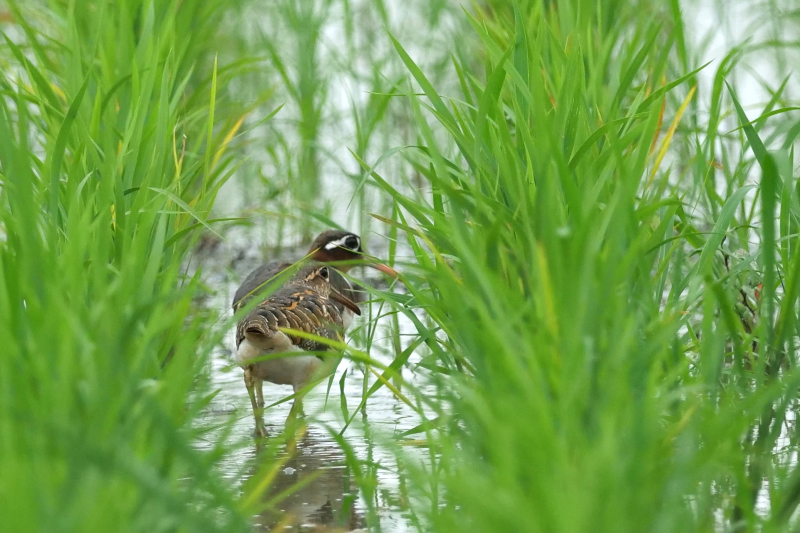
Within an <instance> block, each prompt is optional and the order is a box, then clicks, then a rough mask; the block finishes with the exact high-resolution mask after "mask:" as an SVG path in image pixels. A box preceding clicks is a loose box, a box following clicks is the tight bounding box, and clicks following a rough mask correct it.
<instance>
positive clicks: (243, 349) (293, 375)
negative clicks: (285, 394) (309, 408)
mask: <svg viewBox="0 0 800 533" xmlns="http://www.w3.org/2000/svg"><path fill="white" fill-rule="evenodd" d="M299 351H301V350H300V349H299V348H297V347H296V346H294V345H292V343H291V341H290V340H289V338H288V337H287V336H286V335H284V334H283V333H279V334H277V335H276V336H275V337H273V338H272V339H270V346H269V347H262V346H258V345H256V344H255V343H253V342H251V341H249V340H248V339H244V340H243V341H242V343H241V344H240V345H239V348H238V349H237V350H236V364H237V365H239V366H240V367H241V368H247V367H250V368H251V369H252V370H251V371H252V373H253V377H255V378H256V379H261V380H264V381H269V382H270V383H276V384H278V385H291V386H292V387H294V389H295V390H297V389H298V388H300V387H302V386H303V385H304V384H305V383H306V382H307V381H308V379H309V378H310V377H311V376H312V375H313V373H314V371H315V370H316V369H317V368H318V367H319V365H320V364H322V360H321V359H320V358H319V357H316V356H314V355H294V353H292V352H299ZM280 354H285V357H277V356H279V355H280ZM260 358H263V359H264V360H261V361H253V360H254V359H260Z"/></svg>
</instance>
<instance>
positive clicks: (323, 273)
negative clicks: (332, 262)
mask: <svg viewBox="0 0 800 533" xmlns="http://www.w3.org/2000/svg"><path fill="white" fill-rule="evenodd" d="M319 275H320V276H321V277H322V279H328V267H322V268H320V269H319Z"/></svg>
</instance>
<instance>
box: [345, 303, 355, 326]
mask: <svg viewBox="0 0 800 533" xmlns="http://www.w3.org/2000/svg"><path fill="white" fill-rule="evenodd" d="M354 316H355V313H353V312H352V311H351V310H349V309H348V308H346V307H345V308H344V311H342V330H344V331H347V329H348V328H349V327H350V324H352V323H353V317H354Z"/></svg>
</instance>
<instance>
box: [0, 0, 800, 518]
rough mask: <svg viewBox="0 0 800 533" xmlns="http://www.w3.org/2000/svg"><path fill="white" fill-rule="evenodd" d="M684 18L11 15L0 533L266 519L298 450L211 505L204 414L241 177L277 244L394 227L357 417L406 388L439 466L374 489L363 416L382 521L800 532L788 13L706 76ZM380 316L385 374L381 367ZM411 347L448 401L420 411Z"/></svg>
mask: <svg viewBox="0 0 800 533" xmlns="http://www.w3.org/2000/svg"><path fill="white" fill-rule="evenodd" d="M423 4H424V5H423ZM687 6H688V4H686V3H683V2H679V1H678V0H671V1H670V2H667V3H663V2H649V1H646V0H637V1H630V2H590V1H588V0H578V1H556V2H554V1H544V0H525V1H520V2H514V3H509V2H500V1H495V0H489V1H486V2H483V3H481V4H480V5H478V6H476V7H475V8H474V9H473V10H472V11H471V12H470V13H465V12H462V11H460V10H459V9H457V7H458V6H454V5H451V4H448V3H446V2H432V3H419V4H417V3H409V4H408V6H405V5H404V7H406V8H407V9H403V10H400V11H399V13H398V11H397V10H396V6H393V5H390V4H389V3H385V2H382V1H380V0H372V1H365V2H360V3H358V2H336V1H334V0H320V1H315V2H306V3H302V2H301V3H296V2H295V3H292V2H286V1H281V2H278V3H277V4H276V3H272V2H258V1H251V2H246V3H245V2H236V1H234V0H229V1H225V2H201V1H199V0H181V1H177V0H176V1H172V0H169V1H165V2H153V1H150V0H126V1H124V2H113V3H108V2H68V3H65V2H60V1H55V0H41V1H39V2H24V3H23V2H11V3H9V4H8V7H7V8H0V10H2V11H0V14H2V16H0V20H1V21H2V24H3V26H2V29H3V31H4V32H5V38H4V44H3V46H2V47H1V48H0V62H1V63H2V67H3V69H2V73H0V183H1V184H2V185H0V187H2V189H0V235H2V244H0V274H1V276H0V343H2V345H3V347H4V350H3V355H2V357H0V472H2V476H0V517H3V518H2V521H1V522H0V523H2V525H3V529H4V530H19V531H23V530H36V529H39V530H52V529H64V530H91V531H94V530H101V529H119V528H120V527H121V526H122V527H123V528H125V529H136V530H141V529H148V530H175V529H185V530H190V531H194V530H209V529H221V530H225V531H235V530H244V529H247V528H248V520H247V518H246V515H248V514H253V513H254V512H255V511H260V510H261V509H260V507H261V506H260V505H259V503H258V502H259V500H260V499H261V498H262V493H263V492H265V489H266V487H267V486H268V485H269V484H270V481H271V480H272V479H274V478H275V476H276V475H277V473H278V471H279V470H280V469H282V468H283V464H284V463H283V462H281V461H278V460H274V456H273V454H274V453H277V452H278V451H279V448H280V446H281V444H280V443H281V442H282V441H281V439H280V438H278V439H275V440H274V441H273V446H272V449H271V450H270V453H267V454H263V455H260V456H259V462H258V463H257V464H254V465H248V466H251V467H252V468H250V470H251V471H253V472H256V474H255V475H254V476H252V477H251V478H250V480H249V482H247V483H244V484H242V486H241V487H239V486H238V484H237V483H229V482H227V481H223V476H221V475H220V468H221V461H222V460H223V459H224V458H225V457H226V455H227V454H228V453H229V452H230V451H231V450H230V448H229V446H228V445H226V444H223V443H222V442H223V440H224V438H225V437H226V434H225V431H223V432H222V433H223V434H222V436H221V437H219V442H218V441H217V440H215V439H217V437H213V436H210V435H214V433H211V432H209V431H207V429H208V428H206V427H205V425H206V424H204V423H203V422H202V421H201V420H199V414H200V413H201V411H202V410H203V408H204V407H205V406H207V405H208V403H209V402H210V401H211V399H212V397H213V395H214V394H215V392H218V391H211V390H210V385H209V379H208V378H209V376H208V365H206V362H207V360H208V354H209V353H210V351H211V349H212V347H214V346H215V345H217V344H218V343H219V342H221V330H220V328H219V323H218V322H219V321H218V318H219V314H220V312H221V311H220V310H214V309H212V310H203V308H202V307H200V306H198V305H196V300H195V298H196V297H198V296H200V295H202V294H203V293H204V292H205V287H203V286H202V283H201V280H200V276H199V274H197V275H188V274H187V273H186V272H187V270H186V262H187V260H188V259H189V258H190V257H191V253H192V250H193V247H194V244H195V242H196V237H197V235H198V233H199V232H200V231H205V232H212V231H217V232H222V231H223V228H222V227H221V226H218V225H216V222H214V220H213V219H209V216H210V215H209V213H210V212H211V209H212V206H213V204H214V201H215V199H216V197H217V193H218V192H219V190H220V188H221V187H222V186H223V185H225V184H226V183H227V182H228V180H229V178H230V177H231V176H232V175H233V174H235V173H237V172H238V175H237V178H240V179H241V181H240V182H239V183H243V184H244V187H243V188H242V190H243V191H244V195H243V196H246V197H247V200H248V202H247V203H248V206H249V207H250V208H254V209H255V211H256V213H257V214H258V217H255V218H254V220H255V221H256V222H257V223H258V225H259V226H261V227H262V229H263V231H262V233H261V234H262V235H263V236H265V238H264V240H265V241H268V242H270V243H272V244H281V243H282V242H283V241H284V240H285V238H286V237H294V236H295V235H296V236H299V237H300V238H303V237H307V236H308V235H311V234H313V232H314V231H315V229H316V228H317V227H319V226H320V225H325V226H327V225H336V224H337V223H338V224H342V225H344V224H352V227H353V228H356V227H358V230H359V231H360V233H362V234H363V235H365V236H366V235H368V234H369V232H370V231H371V230H373V229H375V228H377V227H380V228H381V231H383V232H385V233H386V234H387V235H388V236H389V238H390V244H389V249H388V254H387V255H388V256H389V257H390V258H394V257H395V256H397V257H398V260H399V261H400V262H401V263H403V264H402V265H401V266H402V272H403V276H404V281H405V284H406V286H407V287H408V292H409V294H396V293H392V292H387V291H380V290H372V289H371V290H372V292H373V294H374V296H375V300H376V304H379V305H374V306H373V308H372V311H373V313H372V314H371V315H368V320H367V321H365V322H362V325H361V327H360V328H359V329H358V330H357V331H356V332H355V334H354V335H353V336H352V339H354V340H352V341H351V342H352V343H353V344H354V345H355V348H356V349H354V350H352V352H351V353H352V358H353V359H354V360H356V361H357V362H358V363H359V364H362V366H363V368H364V373H365V376H370V375H371V374H370V373H369V369H370V365H371V368H372V370H373V371H375V372H376V373H377V374H378V375H380V377H379V378H377V379H376V378H369V379H370V380H367V379H365V381H364V383H363V393H362V398H360V399H347V398H343V399H341V400H340V402H339V403H340V405H341V406H342V408H341V409H342V411H343V414H344V415H345V419H346V420H347V423H348V424H349V422H352V421H353V420H354V419H355V417H356V416H357V415H358V413H359V412H360V410H365V411H367V412H368V411H369V401H368V400H369V397H370V396H371V395H372V394H374V393H375V392H376V391H377V390H378V389H379V388H381V387H390V386H391V387H392V390H393V392H394V393H395V394H396V395H397V396H398V397H399V398H402V400H403V401H407V402H408V403H409V404H411V406H412V408H413V409H414V410H415V411H416V412H417V413H418V414H419V416H420V418H421V420H420V422H421V424H420V425H419V426H418V427H416V428H414V429H412V430H410V431H407V432H405V433H403V434H402V435H400V439H399V440H400V443H401V444H405V445H408V444H413V445H415V446H416V448H417V449H420V448H421V449H422V450H423V452H424V453H425V461H422V462H420V461H419V460H418V459H419V455H418V454H414V453H410V452H409V451H408V447H407V446H400V445H394V444H386V443H382V445H383V446H384V447H385V448H387V449H390V450H392V451H394V452H396V456H397V463H396V465H385V464H379V463H378V461H376V460H375V459H374V456H373V453H372V450H373V448H372V446H373V443H374V442H380V435H379V431H377V430H376V431H373V429H375V428H374V427H373V426H371V425H370V422H369V418H367V419H365V420H364V421H363V423H362V424H361V427H362V428H363V429H364V432H365V433H366V435H365V437H366V438H367V439H368V441H369V452H368V453H367V457H360V456H359V454H358V453H356V451H354V450H355V448H356V446H354V439H357V438H360V437H358V436H357V435H358V434H357V433H354V432H352V431H345V430H342V431H343V432H342V433H341V434H339V433H338V431H337V432H336V434H335V437H333V441H335V442H336V443H337V444H338V445H339V446H340V447H341V448H342V453H343V455H344V456H345V457H346V463H347V470H348V472H350V473H351V475H352V478H353V480H354V481H355V482H356V483H358V484H359V485H360V487H361V493H362V501H361V503H360V504H359V505H361V506H363V507H364V508H366V520H367V522H368V524H369V525H370V526H371V527H373V528H376V529H378V528H380V517H381V513H382V509H380V508H379V506H378V505H377V504H376V502H377V501H378V495H380V494H385V493H392V491H391V490H389V489H385V488H384V487H381V486H380V485H379V476H378V472H379V471H380V470H381V469H383V468H394V467H396V470H397V471H398V472H399V474H398V475H399V479H400V488H399V489H398V491H397V494H394V493H392V494H391V496H389V497H388V499H389V500H391V501H392V502H393V503H394V505H396V506H398V507H399V508H400V509H401V510H402V511H403V512H404V513H407V515H408V516H409V523H410V524H411V525H412V527H415V528H416V529H419V530H422V531H429V530H435V531H606V530H607V531H687V530H702V531H709V530H724V531H740V530H765V531H792V530H796V529H797V528H798V526H800V524H799V523H798V522H800V517H799V516H798V512H797V506H798V504H800V496H798V495H800V489H799V488H798V487H800V485H799V484H798V480H800V473H799V472H798V465H797V459H796V457H797V442H798V436H797V429H796V425H795V419H796V409H797V402H796V400H795V396H796V391H797V390H798V387H800V374H798V371H797V367H796V362H797V359H796V355H795V345H796V337H797V328H798V327H799V323H798V320H797V318H798V315H797V313H798V306H797V301H798V285H799V284H800V280H799V279H798V276H799V275H800V274H798V272H800V265H798V264H796V263H797V262H798V258H797V254H796V253H795V247H796V246H797V238H798V232H797V227H798V213H800V204H798V197H797V188H796V186H795V183H794V174H795V173H796V163H795V162H794V147H795V146H796V143H797V135H798V133H800V127H798V124H800V122H798V111H797V108H798V106H797V101H796V100H797V97H798V91H797V88H798V86H797V83H796V81H795V80H794V77H793V76H794V73H791V74H792V75H791V76H789V77H786V76H787V75H789V74H790V73H789V72H784V70H786V69H787V68H789V65H791V59H790V58H793V57H796V56H797V51H798V47H797V43H795V42H793V41H791V40H790V39H783V34H781V33H780V32H779V31H778V30H780V31H783V32H790V31H791V29H792V28H796V26H797V23H798V21H799V19H798V13H797V11H791V10H788V11H780V10H779V8H780V5H779V3H778V2H765V3H759V4H758V6H757V7H754V8H752V10H753V13H754V20H755V19H757V20H758V21H759V24H760V25H761V26H762V27H764V26H769V27H772V26H770V25H772V24H775V26H774V28H776V33H775V35H772V36H770V35H766V36H763V38H762V36H759V37H758V38H757V39H755V40H753V41H751V42H748V43H742V44H739V45H736V46H733V47H731V48H730V49H729V50H726V51H725V54H726V55H724V56H723V57H720V58H718V59H717V61H715V62H712V63H710V64H706V61H707V58H706V57H705V54H704V48H703V46H702V44H697V43H699V42H701V41H702V39H700V38H697V36H696V35H693V32H694V31H695V30H694V28H695V26H694V25H691V24H689V23H688V20H689V19H688V15H686V14H685V10H686V9H687ZM412 7H413V10H412V9H411V8H412ZM254 13H255V14H258V15H259V16H258V17H255V16H253V14H254ZM776 13H778V14H780V15H782V16H781V17H780V20H777V19H776ZM406 14H409V15H414V18H410V17H409V18H410V19H411V20H412V23H411V24H413V25H416V29H419V28H423V30H422V31H421V32H420V33H423V34H424V35H422V36H420V35H416V36H415V35H414V33H413V31H409V27H408V25H404V23H403V16H401V15H406ZM262 16H263V18H260V17H262ZM331 24H333V25H334V26H335V27H336V31H334V32H333V33H331V32H330V31H329V30H330V28H331ZM411 29H412V30H414V29H415V28H413V27H412V28H411ZM450 32H453V33H450ZM454 34H455V35H454ZM764 57H766V58H768V59H772V58H775V65H776V70H775V71H774V72H778V73H779V74H780V75H779V76H778V77H775V76H773V73H774V72H773V71H767V70H764V71H763V72H762V71H761V70H759V67H760V65H761V63H759V61H761V62H764V59H763V58H764ZM754 73H755V76H753V74H754ZM753 80H756V86H757V87H758V89H759V93H758V94H760V95H762V97H763V101H758V103H757V104H755V105H754V104H752V99H750V98H748V99H747V101H745V97H744V93H745V89H746V88H747V87H748V86H752V84H753V83H752V82H753ZM348 83H351V84H352V85H348ZM748 84H749V85H748ZM343 86H344V87H343ZM348 91H351V92H350V93H348ZM343 95H344V98H342V96H343ZM343 99H344V100H347V101H348V104H345V105H343V104H342V103H341V101H342V100H343ZM740 100H741V101H740ZM748 102H750V103H749V104H748ZM273 113H276V115H275V120H269V121H268V122H267V119H271V117H272V116H273ZM265 123H266V125H265ZM242 141H247V143H248V147H247V150H244V149H243V144H244V143H243V142H242ZM246 157H249V160H248V159H246ZM345 197H347V198H345ZM343 198H344V200H347V202H345V204H343V203H342V202H343ZM343 205H347V206H349V211H348V210H342V209H343V207H342V206H343ZM301 210H304V213H305V214H310V216H308V217H305V216H304V217H300V216H299V215H298V213H299V212H300V211H301ZM369 213H374V214H375V215H376V216H377V219H375V220H371V219H370V218H369V217H368V216H367V215H368V214H369ZM287 229H289V230H291V231H286V230H287ZM248 244H250V243H248ZM404 249H405V250H410V251H411V254H412V257H410V258H409V257H406V258H403V257H402V255H401V254H403V253H404V252H403V250H404ZM386 314H388V315H390V317H389V318H390V320H391V327H390V329H389V331H391V332H393V333H394V334H395V335H398V337H397V338H395V339H392V341H391V343H389V345H390V346H389V348H388V349H389V350H390V351H391V352H392V355H393V361H392V362H390V363H389V364H383V363H378V362H377V361H374V360H372V359H370V358H369V356H368V354H367V353H365V351H364V349H365V350H366V351H369V350H372V351H373V352H374V351H376V350H377V348H376V347H377V345H378V344H379V342H378V340H377V336H378V334H377V332H378V318H379V317H381V316H382V315H386ZM403 317H405V318H406V319H407V320H408V321H409V322H410V323H411V324H413V325H414V326H415V327H416V330H417V331H416V335H415V337H414V338H412V339H408V338H407V337H406V338H402V339H401V338H399V331H400V326H399V322H400V319H401V318H403ZM415 352H421V353H422V356H423V357H422V359H421V361H418V364H415V365H414V366H415V370H416V374H417V376H418V377H417V381H416V384H420V383H422V384H426V385H427V384H432V385H433V386H434V387H436V392H437V394H431V393H430V389H428V390H427V391H426V393H423V392H421V390H420V389H418V388H417V387H416V386H415V384H414V383H411V384H409V383H403V380H402V376H403V375H404V374H403V372H402V369H403V367H405V366H407V364H408V361H409V360H416V359H412V357H413V356H414V353H415ZM420 376H421V377H420ZM390 378H393V379H390ZM343 379H346V378H343ZM342 383H343V382H342ZM401 383H402V387H401V389H400V390H398V389H397V388H396V387H395V385H397V386H399V385H400V384H401ZM340 385H341V391H342V394H343V391H344V385H343V384H340ZM331 391H332V392H333V393H335V386H333V387H331ZM332 403H333V404H335V403H336V402H332ZM354 406H358V408H357V409H356V408H355V407H354ZM423 407H424V409H423ZM425 412H428V413H430V412H432V413H433V415H432V416H425V415H424V413H425ZM248 420H249V417H248ZM233 422H234V421H233V417H231V420H227V421H225V422H223V423H222V426H223V429H225V428H227V427H230V424H232V423H233ZM311 423H313V419H312V420H311ZM291 429H293V428H291ZM198 438H207V439H211V444H210V451H206V452H200V451H198V450H197V449H195V447H194V446H193V444H194V443H195V442H196V440H197V439H198ZM287 439H288V440H289V444H290V446H289V448H290V449H289V451H290V452H291V451H292V446H291V436H287ZM395 444H397V443H395ZM404 448H405V449H404ZM284 460H286V459H284ZM314 479H315V478H314V477H313V476H310V477H308V478H306V481H305V482H307V483H313V480H314ZM232 485H236V486H232ZM291 490H292V489H287V491H286V492H282V493H281V494H283V495H285V494H286V493H288V492H290V491H291ZM237 491H241V492H242V494H241V495H237ZM278 499H279V498H277V499H273V498H271V497H268V498H267V500H268V507H275V506H276V505H277V500H278ZM350 503H352V502H349V500H348V505H349V504H350ZM270 517H271V515H270ZM270 520H272V518H270ZM276 520H277V521H278V522H279V523H281V524H285V523H288V520H287V519H284V518H276Z"/></svg>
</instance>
